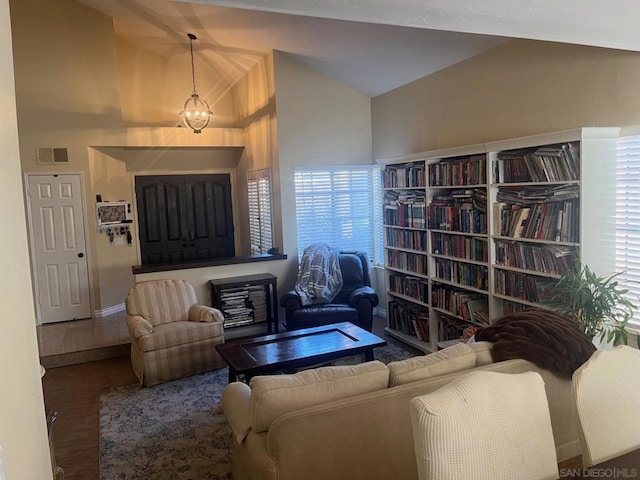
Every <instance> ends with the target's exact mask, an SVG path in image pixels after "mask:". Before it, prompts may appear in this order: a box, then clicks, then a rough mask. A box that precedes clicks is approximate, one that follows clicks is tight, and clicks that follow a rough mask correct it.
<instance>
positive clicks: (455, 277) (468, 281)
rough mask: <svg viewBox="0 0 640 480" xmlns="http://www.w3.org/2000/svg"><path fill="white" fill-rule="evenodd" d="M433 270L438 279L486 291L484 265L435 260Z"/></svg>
mask: <svg viewBox="0 0 640 480" xmlns="http://www.w3.org/2000/svg"><path fill="white" fill-rule="evenodd" d="M435 270H436V271H435V274H436V276H437V277H438V278H439V279H442V280H446V281H448V282H454V283H457V284H460V285H465V286H467V287H474V288H479V289H481V290H487V278H488V275H487V272H488V269H487V267H486V266H485V265H475V264H473V263H464V262H456V261H453V260H448V259H444V258H436V259H435Z"/></svg>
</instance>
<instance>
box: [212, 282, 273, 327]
mask: <svg viewBox="0 0 640 480" xmlns="http://www.w3.org/2000/svg"><path fill="white" fill-rule="evenodd" d="M220 304H221V308H220V310H221V311H222V314H223V315H224V327H225V328H228V327H238V326H241V325H249V324H252V323H256V322H263V321H266V320H267V308H266V302H265V292H264V288H263V287H262V286H255V285H254V286H247V287H239V288H229V289H225V290H223V291H222V292H221V293H220Z"/></svg>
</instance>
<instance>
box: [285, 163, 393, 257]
mask: <svg viewBox="0 0 640 480" xmlns="http://www.w3.org/2000/svg"><path fill="white" fill-rule="evenodd" d="M295 189H296V220H297V223H298V257H299V258H300V257H302V253H303V251H304V249H305V248H306V247H307V246H308V245H310V244H312V243H316V242H325V243H327V244H329V245H331V246H332V247H339V248H341V249H342V250H358V251H363V252H366V253H367V255H368V257H369V262H370V263H371V264H372V265H374V264H376V265H381V264H383V262H384V261H383V256H382V206H381V202H382V193H381V192H382V190H381V182H380V167H379V166H377V165H358V166H337V167H319V168H296V169H295Z"/></svg>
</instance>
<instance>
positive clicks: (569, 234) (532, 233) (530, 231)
mask: <svg viewBox="0 0 640 480" xmlns="http://www.w3.org/2000/svg"><path fill="white" fill-rule="evenodd" d="M494 213H495V214H496V217H495V218H494V222H495V223H494V227H495V234H496V235H500V236H505V237H513V238H528V239H536V240H552V241H556V242H571V243H573V242H578V241H579V238H580V230H579V221H580V205H579V201H578V199H575V200H568V201H564V202H551V203H536V204H532V205H531V206H529V207H521V206H519V205H510V204H505V203H503V204H496V205H494Z"/></svg>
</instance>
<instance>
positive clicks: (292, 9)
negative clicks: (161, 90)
mask: <svg viewBox="0 0 640 480" xmlns="http://www.w3.org/2000/svg"><path fill="white" fill-rule="evenodd" d="M79 1H80V2H81V3H83V4H85V5H87V6H89V7H91V8H94V9H96V10H98V11H100V12H102V13H103V14H105V15H108V16H110V17H113V18H114V28H115V31H116V34H117V35H119V36H122V37H123V38H125V39H127V40H128V41H131V42H133V43H135V44H137V45H139V46H141V47H144V48H147V49H149V50H151V51H153V52H155V53H157V54H160V55H163V56H166V57H173V56H184V55H187V51H188V40H187V37H186V34H187V33H188V32H191V33H194V34H196V35H197V36H198V41H197V45H196V46H195V48H196V49H197V50H196V51H197V54H198V57H199V61H204V62H206V63H207V64H208V65H209V67H210V68H211V69H212V70H213V71H217V72H220V73H221V74H223V76H224V77H225V78H226V79H227V81H228V82H229V83H233V82H234V81H235V80H237V79H238V78H240V77H241V76H243V75H244V74H245V73H246V72H247V71H249V70H250V69H251V68H252V67H253V65H254V64H255V62H256V61H257V60H258V59H259V58H260V57H262V56H263V55H265V54H266V53H267V52H269V51H271V50H273V49H275V50H281V51H284V52H287V53H289V54H291V55H292V56H294V57H295V58H296V59H298V60H299V61H300V62H302V63H304V64H306V65H308V66H309V67H311V68H314V69H316V70H318V71H320V72H322V73H324V74H325V75H328V76H330V77H332V78H334V79H335V80H337V81H339V82H342V83H344V84H346V85H349V86H351V87H352V88H354V89H356V90H358V91H360V92H362V93H364V94H366V95H369V96H372V97H373V96H376V95H380V94H382V93H385V92H387V91H389V90H392V89H394V88H397V87H399V86H402V85H404V84H406V83H409V82H411V81H413V80H416V79H418V78H421V77H424V76H426V75H429V74H431V73H434V72H436V71H438V70H440V69H443V68H446V67H448V66H450V65H453V64H455V63H458V62H461V61H463V60H465V59H467V58H470V57H472V56H475V55H478V54H480V53H482V52H484V51H487V50H489V49H491V48H493V47H495V46H498V45H500V44H502V43H504V42H507V41H509V40H510V39H513V38H531V39H538V40H547V41H558V42H566V43H578V44H585V45H593V46H600V47H611V48H622V49H628V50H640V29H638V28H637V27H636V25H635V24H636V23H637V19H639V18H640V2H636V1H635V0H619V1H618V2H616V4H615V8H613V7H614V5H612V3H611V2H601V1H598V0H593V1H585V0H563V1H562V2H558V1H557V0H492V1H483V2H477V1H471V0H466V1H463V0H423V1H417V0H393V1H389V0H349V1H347V0H327V1H323V2H318V1H317V0H261V1H255V0H254V1H245V0H227V1H224V0H201V1H185V0H109V1H106V0H79Z"/></svg>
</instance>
